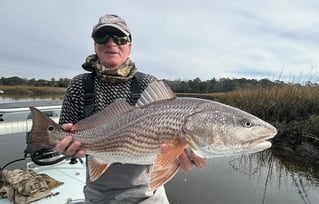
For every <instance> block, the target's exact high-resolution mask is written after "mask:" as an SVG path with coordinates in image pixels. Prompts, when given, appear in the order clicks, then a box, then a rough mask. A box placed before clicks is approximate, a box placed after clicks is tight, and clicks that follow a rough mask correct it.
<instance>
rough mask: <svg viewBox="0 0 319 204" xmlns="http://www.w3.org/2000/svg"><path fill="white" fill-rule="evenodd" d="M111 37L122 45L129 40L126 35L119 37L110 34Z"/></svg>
mask: <svg viewBox="0 0 319 204" xmlns="http://www.w3.org/2000/svg"><path fill="white" fill-rule="evenodd" d="M112 39H113V41H114V42H115V43H116V44H118V45H124V44H126V43H127V42H128V41H129V38H128V36H123V37H119V36H117V35H112Z"/></svg>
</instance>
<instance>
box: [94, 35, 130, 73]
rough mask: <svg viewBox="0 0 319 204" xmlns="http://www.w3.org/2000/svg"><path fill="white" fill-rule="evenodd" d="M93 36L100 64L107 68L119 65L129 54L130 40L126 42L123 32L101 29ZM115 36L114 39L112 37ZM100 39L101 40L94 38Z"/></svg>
mask: <svg viewBox="0 0 319 204" xmlns="http://www.w3.org/2000/svg"><path fill="white" fill-rule="evenodd" d="M96 36H97V37H94V39H95V43H94V47H95V52H96V54H97V56H98V57H99V60H100V62H101V64H102V65H104V66H105V67H108V68H118V67H120V66H121V65H122V64H123V63H124V62H125V61H126V60H127V58H128V56H129V55H130V54H131V46H132V44H131V42H127V41H126V38H128V36H125V35H124V34H123V33H121V32H120V31H117V30H108V31H103V30H102V31H101V32H98V33H97V34H96ZM114 38H115V39H114ZM96 39H102V40H100V41H99V40H96Z"/></svg>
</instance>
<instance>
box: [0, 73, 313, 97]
mask: <svg viewBox="0 0 319 204" xmlns="http://www.w3.org/2000/svg"><path fill="white" fill-rule="evenodd" d="M70 81H71V79H68V78H60V79H58V80H56V79H55V78H51V80H44V79H38V80H36V79H34V78H33V79H25V78H20V77H17V76H14V77H8V78H5V77H1V78H0V85H7V86H15V85H23V86H48V87H63V88H66V87H67V85H68V84H69V82H70ZM164 81H166V82H167V84H168V85H169V86H170V87H171V88H172V89H173V91H174V92H177V93H213V92H217V93H218V92H229V91H234V90H239V89H246V88H258V87H261V88H266V87H271V86H286V85H295V86H302V85H301V84H298V83H294V84H291V83H285V82H283V81H280V80H274V81H271V80H269V79H260V80H256V79H246V78H239V79H234V78H233V79H230V78H220V79H216V78H212V79H210V80H201V79H200V78H198V77H197V78H195V79H193V80H164ZM304 85H305V86H318V84H317V83H312V82H310V81H308V82H306V83H304Z"/></svg>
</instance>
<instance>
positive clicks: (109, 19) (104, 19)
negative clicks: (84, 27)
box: [92, 14, 131, 37]
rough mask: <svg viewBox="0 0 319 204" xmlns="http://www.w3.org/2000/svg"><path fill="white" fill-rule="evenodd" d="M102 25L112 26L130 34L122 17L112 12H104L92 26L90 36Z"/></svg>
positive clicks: (102, 26)
mask: <svg viewBox="0 0 319 204" xmlns="http://www.w3.org/2000/svg"><path fill="white" fill-rule="evenodd" d="M104 27H112V28H115V29H117V30H119V31H121V32H122V33H124V34H125V35H127V36H130V35H131V32H130V30H129V28H128V26H127V24H126V22H125V20H124V19H122V18H121V17H119V16H117V15H114V14H105V15H103V16H101V17H100V18H99V22H98V24H96V25H95V26H94V27H93V31H92V37H93V36H94V34H95V33H96V32H97V31H98V30H99V29H101V28H104Z"/></svg>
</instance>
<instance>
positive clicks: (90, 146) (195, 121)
mask: <svg viewBox="0 0 319 204" xmlns="http://www.w3.org/2000/svg"><path fill="white" fill-rule="evenodd" d="M30 109H31V111H32V115H33V127H32V130H31V134H32V139H31V149H33V150H39V149H40V148H43V147H48V146H54V145H55V144H56V143H57V142H59V141H61V140H62V139H63V138H64V137H65V136H67V135H72V136H73V138H74V140H75V141H80V142H81V143H82V146H83V147H84V148H86V149H87V154H88V155H89V158H88V168H89V172H90V179H91V180H92V181H94V180H96V179H98V178H99V177H100V176H101V174H102V173H103V172H105V171H106V170H107V168H108V167H109V165H110V164H112V163H118V162H119V163H123V164H124V163H126V164H127V163H128V164H141V165H152V166H151V168H150V174H151V180H150V189H152V190H153V189H155V188H157V187H158V186H160V185H163V184H164V183H166V182H167V181H169V180H170V179H171V178H172V177H173V176H174V175H175V173H176V172H177V171H178V169H179V162H177V158H178V156H179V155H180V154H181V153H182V152H183V151H184V149H185V148H191V150H192V151H194V152H195V153H196V154H197V155H198V156H200V157H205V158H212V157H220V156H228V155H238V154H246V153H253V152H258V151H262V150H264V149H267V148H269V147H271V143H270V142H269V141H267V140H269V139H270V138H272V137H274V136H275V135H276V134H277V130H276V128H274V127H273V126H272V125H270V124H269V123H267V122H265V121H263V120H261V119H259V118H257V117H255V116H253V115H251V114H249V113H247V112H244V111H242V110H239V109H237V108H234V107H231V106H228V105H225V104H221V103H218V102H215V101H210V100H203V99H197V98H186V97H185V98H184V97H176V96H175V94H174V93H173V92H172V91H171V89H170V88H169V87H168V86H167V85H166V84H165V83H164V82H162V81H154V82H153V83H151V84H150V85H149V86H148V88H146V89H145V91H144V92H143V93H142V94H141V97H140V99H139V101H138V102H137V104H136V106H131V105H129V104H128V103H127V102H125V101H124V100H117V101H115V102H114V103H112V104H111V105H109V106H108V107H107V108H105V109H104V110H102V111H100V112H98V113H96V114H94V115H93V116H91V117H88V118H86V119H84V120H81V121H79V122H78V123H76V124H74V128H73V130H72V131H70V132H66V131H64V130H63V129H62V128H61V127H60V126H59V125H58V124H56V123H55V122H54V121H52V120H51V119H49V118H48V117H47V116H46V115H44V114H43V113H42V112H40V111H39V110H37V109H35V108H32V107H31V108H30ZM161 144H168V146H169V150H168V151H167V152H165V153H162V154H160V146H161Z"/></svg>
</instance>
